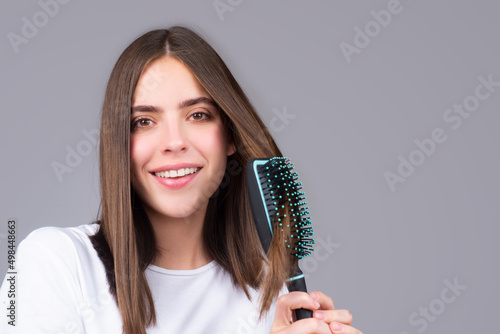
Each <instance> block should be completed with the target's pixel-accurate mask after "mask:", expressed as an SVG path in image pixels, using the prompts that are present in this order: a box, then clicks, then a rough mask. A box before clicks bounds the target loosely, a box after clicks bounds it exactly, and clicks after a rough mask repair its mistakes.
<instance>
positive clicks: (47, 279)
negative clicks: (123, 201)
mask: <svg viewBox="0 0 500 334" xmlns="http://www.w3.org/2000/svg"><path fill="white" fill-rule="evenodd" d="M98 228H99V226H98V225H97V224H91V225H81V226H79V227H71V228H59V227H44V228H40V229H38V230H35V231H33V232H32V233H31V234H30V235H29V236H28V237H27V238H26V239H25V240H23V241H22V242H21V243H20V244H19V247H18V250H17V253H16V269H17V275H16V287H15V294H16V299H15V308H16V310H15V325H16V326H15V327H14V326H11V325H9V324H8V322H9V321H11V319H9V318H8V317H6V315H7V312H8V311H7V307H9V305H10V303H11V300H12V298H8V297H7V294H8V291H9V290H10V282H11V281H8V279H9V278H10V276H9V274H7V275H6V277H5V279H4V281H3V284H2V287H1V289H0V304H1V309H2V314H1V317H0V319H1V323H0V333H29V334H36V333H54V334H70V333H71V334H80V333H87V334H88V333H105V334H114V333H117V334H118V333H122V321H121V315H120V313H119V311H118V307H117V305H116V303H115V300H114V299H113V297H112V295H111V294H110V293H109V290H108V288H109V285H108V282H107V279H106V274H105V270H104V266H103V264H102V262H101V260H100V259H99V257H98V255H97V253H96V251H95V249H94V248H93V246H92V243H91V242H90V239H89V238H88V236H89V235H93V234H94V233H95V232H96V231H97V230H98ZM146 277H147V280H148V283H149V286H150V289H151V292H152V294H153V299H154V302H155V307H156V315H157V326H156V327H150V328H148V329H147V332H148V333H162V334H167V333H176V334H179V333H189V334H196V333H207V334H208V333H209V334H213V333H217V334H226V333H227V334H234V333H241V334H246V333H269V330H270V327H271V324H272V320H273V318H274V311H275V307H276V305H273V306H272V308H271V310H270V311H269V312H268V313H267V314H266V315H265V316H264V317H263V318H262V319H261V320H260V321H259V320H258V318H259V294H258V292H257V291H255V290H253V289H250V292H251V296H252V300H251V301H250V300H248V298H247V297H246V295H245V293H244V292H243V291H242V290H241V289H239V288H237V287H236V286H234V285H233V283H232V280H231V277H230V275H229V274H228V273H227V272H226V271H225V270H224V269H222V268H221V267H220V266H219V265H218V264H217V263H216V262H215V261H212V262H210V263H208V264H207V265H205V266H203V267H201V268H197V269H194V270H168V269H164V268H160V267H157V266H154V265H150V266H149V267H148V268H147V269H146ZM286 292H287V291H286V289H283V290H282V292H281V293H286Z"/></svg>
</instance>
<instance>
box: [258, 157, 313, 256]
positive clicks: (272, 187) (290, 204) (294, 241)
mask: <svg viewBox="0 0 500 334" xmlns="http://www.w3.org/2000/svg"><path fill="white" fill-rule="evenodd" d="M293 168H294V165H293V163H292V162H291V160H290V159H289V158H286V157H275V158H271V159H269V161H268V162H267V163H266V164H264V165H262V166H260V167H259V176H260V183H261V185H262V190H263V193H264V199H265V201H266V206H267V211H268V213H269V218H270V219H271V222H272V224H273V228H274V232H273V233H276V232H282V233H285V231H289V232H290V234H289V235H287V236H285V245H286V247H287V248H288V249H289V251H290V252H291V254H293V255H294V256H296V257H298V258H299V259H301V258H303V257H305V256H307V255H309V254H311V252H312V251H313V245H314V239H313V238H312V236H313V233H314V232H313V228H312V226H311V218H310V216H309V215H310V213H309V208H308V207H307V202H306V196H305V194H304V192H303V191H302V183H301V182H300V181H299V175H298V174H297V172H294V171H293ZM287 215H289V220H288V221H287V220H286V217H287ZM285 221H286V222H289V225H287V226H286V228H285V226H283V223H284V222H285Z"/></svg>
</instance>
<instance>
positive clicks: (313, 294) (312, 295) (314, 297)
mask: <svg viewBox="0 0 500 334" xmlns="http://www.w3.org/2000/svg"><path fill="white" fill-rule="evenodd" d="M309 296H311V298H312V299H318V295H317V294H316V293H314V292H311V293H309Z"/></svg>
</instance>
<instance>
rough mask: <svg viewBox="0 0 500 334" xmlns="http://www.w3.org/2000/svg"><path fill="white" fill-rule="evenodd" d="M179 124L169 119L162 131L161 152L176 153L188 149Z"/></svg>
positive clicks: (183, 132)
mask: <svg viewBox="0 0 500 334" xmlns="http://www.w3.org/2000/svg"><path fill="white" fill-rule="evenodd" d="M184 130H185V129H183V127H182V124H181V122H179V121H178V120H174V119H170V120H169V121H168V122H167V124H166V125H165V127H163V129H162V131H163V134H162V144H161V145H162V146H161V150H162V151H163V152H172V153H178V152H183V151H186V150H187V148H188V140H187V137H186V133H185V131H184Z"/></svg>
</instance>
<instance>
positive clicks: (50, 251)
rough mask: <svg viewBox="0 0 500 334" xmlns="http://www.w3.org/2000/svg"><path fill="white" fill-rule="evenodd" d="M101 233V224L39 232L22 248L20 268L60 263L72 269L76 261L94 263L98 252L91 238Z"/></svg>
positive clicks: (34, 232) (49, 228) (18, 260)
mask: <svg viewBox="0 0 500 334" xmlns="http://www.w3.org/2000/svg"><path fill="white" fill-rule="evenodd" d="M98 229H99V225H97V224H87V225H81V226H78V227H55V226H48V227H42V228H39V229H36V230H34V231H33V232H31V233H30V234H29V235H28V236H27V237H26V238H25V239H24V240H23V241H21V243H20V244H19V247H18V250H17V256H16V260H17V262H18V263H19V264H27V263H29V262H33V261H42V262H45V263H46V262H51V261H57V262H65V263H66V264H67V265H68V266H73V265H74V264H75V258H78V259H79V261H82V260H83V261H85V260H89V261H90V260H91V258H93V257H94V256H95V254H94V253H95V251H94V249H93V246H92V243H91V242H90V239H89V236H91V235H93V234H95V233H96V232H97V230H98Z"/></svg>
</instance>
